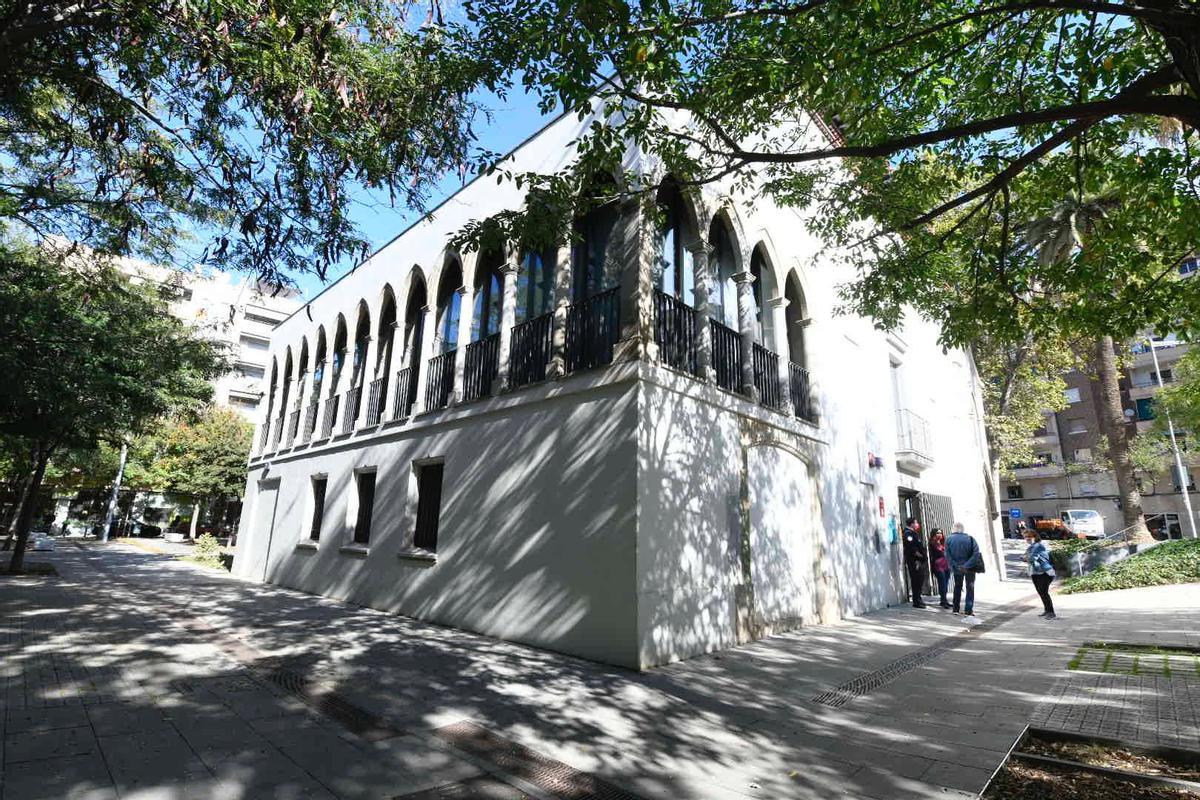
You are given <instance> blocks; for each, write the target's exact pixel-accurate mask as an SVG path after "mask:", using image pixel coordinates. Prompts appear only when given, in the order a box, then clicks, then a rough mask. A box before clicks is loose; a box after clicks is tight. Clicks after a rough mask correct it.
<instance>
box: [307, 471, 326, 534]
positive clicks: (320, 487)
mask: <svg viewBox="0 0 1200 800" xmlns="http://www.w3.org/2000/svg"><path fill="white" fill-rule="evenodd" d="M326 482H327V481H326V479H325V478H313V482H312V487H313V514H312V527H311V528H310V529H309V531H308V538H309V539H311V540H312V541H314V542H315V541H317V540H318V539H320V538H321V523H322V522H323V521H324V520H325V484H326Z"/></svg>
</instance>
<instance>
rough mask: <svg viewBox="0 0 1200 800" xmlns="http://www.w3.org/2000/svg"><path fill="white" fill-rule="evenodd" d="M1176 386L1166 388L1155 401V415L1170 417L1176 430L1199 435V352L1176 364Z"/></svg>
mask: <svg viewBox="0 0 1200 800" xmlns="http://www.w3.org/2000/svg"><path fill="white" fill-rule="evenodd" d="M1174 373H1175V383H1174V384H1172V385H1171V386H1168V387H1166V388H1164V389H1163V390H1162V391H1160V392H1159V393H1158V394H1157V395H1156V396H1155V398H1154V404H1155V406H1156V407H1157V409H1158V410H1159V411H1161V412H1164V413H1159V414H1156V415H1155V416H1156V419H1161V418H1162V417H1163V416H1164V414H1170V415H1171V419H1172V421H1173V422H1174V423H1175V427H1176V428H1177V429H1179V430H1182V431H1187V432H1188V433H1189V434H1190V437H1191V438H1192V439H1193V440H1195V437H1196V436H1197V435H1198V434H1200V349H1192V350H1190V351H1189V352H1187V353H1186V354H1184V356H1183V358H1181V359H1180V360H1179V362H1178V363H1177V364H1176V365H1175V369H1174Z"/></svg>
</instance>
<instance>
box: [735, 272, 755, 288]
mask: <svg viewBox="0 0 1200 800" xmlns="http://www.w3.org/2000/svg"><path fill="white" fill-rule="evenodd" d="M733 282H734V283H736V284H737V285H738V286H749V285H750V284H752V283H754V274H753V273H751V272H750V270H748V269H747V270H742V271H741V272H736V273H734V275H733Z"/></svg>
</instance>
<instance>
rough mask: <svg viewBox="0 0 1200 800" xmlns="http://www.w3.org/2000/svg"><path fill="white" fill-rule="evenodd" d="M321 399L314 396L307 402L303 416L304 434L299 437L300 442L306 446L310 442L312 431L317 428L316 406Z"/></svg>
mask: <svg viewBox="0 0 1200 800" xmlns="http://www.w3.org/2000/svg"><path fill="white" fill-rule="evenodd" d="M320 402H321V398H320V396H319V395H316V394H314V395H313V396H312V397H311V398H309V401H308V411H307V412H305V415H304V433H303V435H302V436H301V437H300V441H301V442H304V443H305V444H307V443H308V442H309V441H311V440H312V435H313V431H315V430H316V428H317V406H318V405H319V404H320Z"/></svg>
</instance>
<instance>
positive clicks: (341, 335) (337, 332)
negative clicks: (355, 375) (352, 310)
mask: <svg viewBox="0 0 1200 800" xmlns="http://www.w3.org/2000/svg"><path fill="white" fill-rule="evenodd" d="M348 338H349V334H348V333H347V332H346V317H345V316H344V315H342V314H338V315H337V321H336V322H335V323H334V333H333V349H332V351H331V352H330V354H329V357H330V360H331V361H332V362H333V372H332V373H331V374H330V376H329V392H328V394H329V395H330V396H332V395H334V394H336V393H337V391H338V383H339V382H340V381H341V378H342V370H343V369H344V368H345V366H346V352H347V348H346V342H347V340H348Z"/></svg>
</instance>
